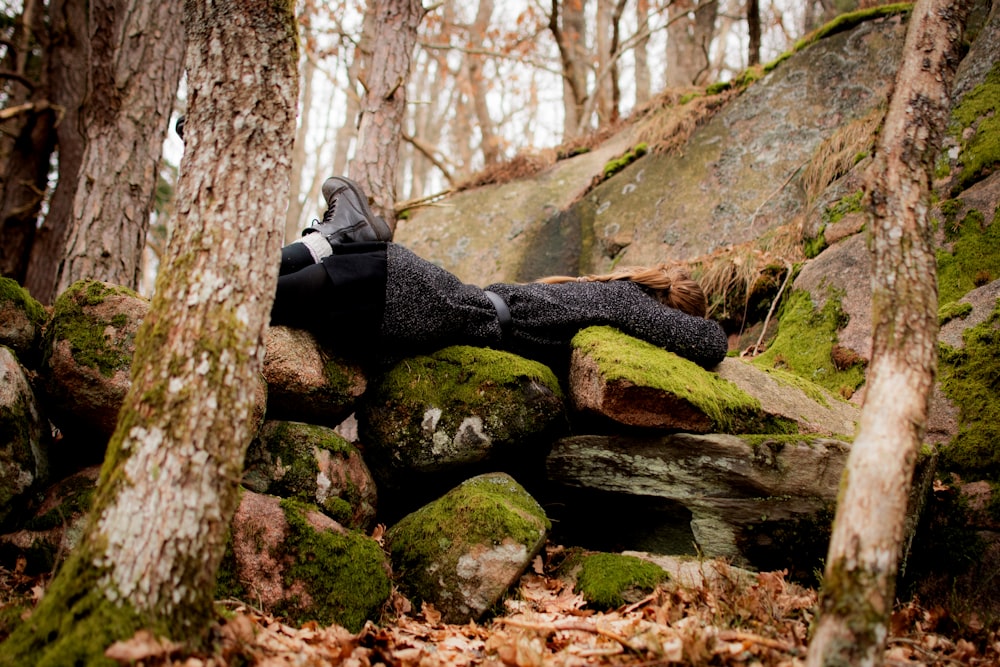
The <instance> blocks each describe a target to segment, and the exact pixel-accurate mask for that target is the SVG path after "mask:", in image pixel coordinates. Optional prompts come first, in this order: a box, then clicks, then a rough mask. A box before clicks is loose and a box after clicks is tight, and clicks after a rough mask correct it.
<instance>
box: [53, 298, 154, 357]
mask: <svg viewBox="0 0 1000 667" xmlns="http://www.w3.org/2000/svg"><path fill="white" fill-rule="evenodd" d="M118 294H124V295H128V296H135V297H137V298H138V295H137V294H136V293H135V292H133V291H132V290H129V289H126V288H124V287H108V286H107V285H105V284H104V283H101V282H98V281H96V280H81V281H77V282H75V283H73V284H72V285H70V287H69V289H67V290H66V291H65V292H63V293H62V294H61V295H60V296H59V298H58V299H57V300H56V303H55V308H54V312H53V316H52V324H51V326H50V327H49V331H48V332H47V334H46V345H45V347H46V349H50V348H51V343H52V341H54V340H67V341H69V344H70V351H71V352H72V354H73V359H74V360H76V362H77V363H78V364H81V365H83V366H87V367H90V368H94V369H97V370H98V371H99V372H100V373H101V375H104V376H105V377H111V376H113V375H114V374H115V373H116V372H117V371H120V370H127V369H128V368H129V366H130V365H131V363H132V355H131V354H128V353H125V352H123V351H122V349H121V348H120V347H118V346H115V345H109V344H108V341H107V339H106V338H105V335H104V330H105V328H106V327H109V326H111V327H115V328H120V327H122V326H123V325H124V324H125V323H126V319H125V318H124V316H119V317H115V318H113V319H111V320H101V319H100V318H97V317H95V316H93V315H92V314H85V313H84V308H85V307H87V306H96V305H99V304H100V303H102V302H103V301H104V300H105V299H107V298H108V297H109V296H114V295H118Z"/></svg>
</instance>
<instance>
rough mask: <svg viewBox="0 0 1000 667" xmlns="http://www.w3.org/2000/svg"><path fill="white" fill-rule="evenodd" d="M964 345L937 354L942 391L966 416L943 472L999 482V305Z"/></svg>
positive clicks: (944, 460)
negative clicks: (954, 472)
mask: <svg viewBox="0 0 1000 667" xmlns="http://www.w3.org/2000/svg"><path fill="white" fill-rule="evenodd" d="M962 340H963V342H964V345H963V347H962V349H954V348H952V347H949V346H947V345H944V344H942V345H939V348H938V376H939V379H940V382H941V387H942V389H943V390H944V393H945V394H946V395H947V396H948V397H949V398H950V399H951V400H952V401H953V402H954V403H955V405H957V406H958V408H959V410H960V413H961V416H960V418H959V425H958V433H957V435H956V436H955V438H954V440H952V442H951V444H950V445H948V446H947V447H945V448H944V449H943V451H942V453H941V462H942V467H943V468H944V469H946V470H952V471H956V472H961V473H964V474H971V475H975V476H978V477H980V478H987V479H990V480H993V481H1000V303H998V305H997V306H996V307H995V308H994V310H993V312H992V313H991V315H990V317H988V318H987V319H986V321H985V322H983V323H981V324H979V325H978V326H976V327H973V328H971V329H969V330H967V331H966V332H965V333H964V334H963V335H962Z"/></svg>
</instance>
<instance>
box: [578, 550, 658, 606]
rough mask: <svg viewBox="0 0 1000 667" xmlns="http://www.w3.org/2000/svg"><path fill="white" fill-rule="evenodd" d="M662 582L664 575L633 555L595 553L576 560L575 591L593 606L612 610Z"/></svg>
mask: <svg viewBox="0 0 1000 667" xmlns="http://www.w3.org/2000/svg"><path fill="white" fill-rule="evenodd" d="M666 579H667V573H666V572H665V571H664V570H663V568H661V567H660V566H659V565H656V564H655V563H650V562H649V561H645V560H642V559H641V558H636V557H635V556H625V555H621V554H608V553H595V554H589V555H586V556H583V557H582V558H581V559H580V570H579V572H578V574H577V579H576V587H575V590H576V592H578V593H580V594H581V595H583V597H584V599H585V600H587V602H589V603H590V604H592V605H594V606H595V607H599V608H601V609H614V608H616V607H620V606H622V605H623V604H625V603H626V602H627V601H630V600H631V601H634V599H638V598H641V597H645V595H648V594H649V593H651V592H652V591H653V590H654V589H655V588H656V587H657V586H658V585H659V584H660V583H661V582H663V581H665V580H666ZM627 598H628V599H627Z"/></svg>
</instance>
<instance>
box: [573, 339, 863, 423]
mask: <svg viewBox="0 0 1000 667" xmlns="http://www.w3.org/2000/svg"><path fill="white" fill-rule="evenodd" d="M572 346H573V353H572V362H571V365H570V374H569V387H570V389H569V391H570V394H571V396H572V400H573V405H574V406H575V407H576V408H577V409H578V410H583V411H587V412H590V413H596V414H600V415H602V416H604V417H607V418H609V419H612V420H614V421H615V422H618V423H620V424H626V425H628V426H641V427H644V428H657V429H663V430H674V431H686V432H689V433H710V432H711V433H813V434H820V435H828V436H848V437H849V436H852V435H853V434H854V429H855V425H856V422H857V420H858V416H859V415H858V412H859V411H858V408H857V407H855V406H853V405H850V404H848V403H847V402H845V401H843V400H842V399H840V398H839V397H835V396H833V395H832V394H830V393H829V392H826V391H825V390H823V389H822V387H820V386H818V385H814V384H812V383H811V382H809V381H808V380H803V379H802V378H799V377H797V376H794V375H792V374H790V373H783V372H781V371H776V370H772V371H765V370H762V369H759V368H756V367H754V366H752V365H751V364H749V363H746V362H744V361H743V360H740V359H733V358H727V359H724V360H723V361H722V363H720V364H719V365H718V366H717V367H716V368H715V369H714V372H713V371H707V370H705V369H703V368H701V367H700V366H698V365H697V364H694V363H692V362H690V361H687V360H686V359H682V358H681V357H679V356H677V355H676V354H673V353H670V352H667V351H666V350H663V349H661V348H658V347H656V346H654V345H650V344H649V343H645V342H643V341H641V340H638V339H635V338H632V337H631V336H627V335H626V334H623V333H621V332H619V331H617V330H615V329H611V328H609V327H591V328H589V329H585V330H583V331H581V332H580V333H579V334H577V335H576V336H575V337H574V339H573V343H572Z"/></svg>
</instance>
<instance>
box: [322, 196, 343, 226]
mask: <svg viewBox="0 0 1000 667" xmlns="http://www.w3.org/2000/svg"><path fill="white" fill-rule="evenodd" d="M338 199H339V197H334V198H333V201H332V202H331V203H330V205H329V206H328V207H327V209H326V212H325V213H323V220H322V221H321V222H320V224H321V225H325V224H326V223H328V222H330V221H332V220H333V216H334V214H335V213H336V212H337V200H338Z"/></svg>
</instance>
